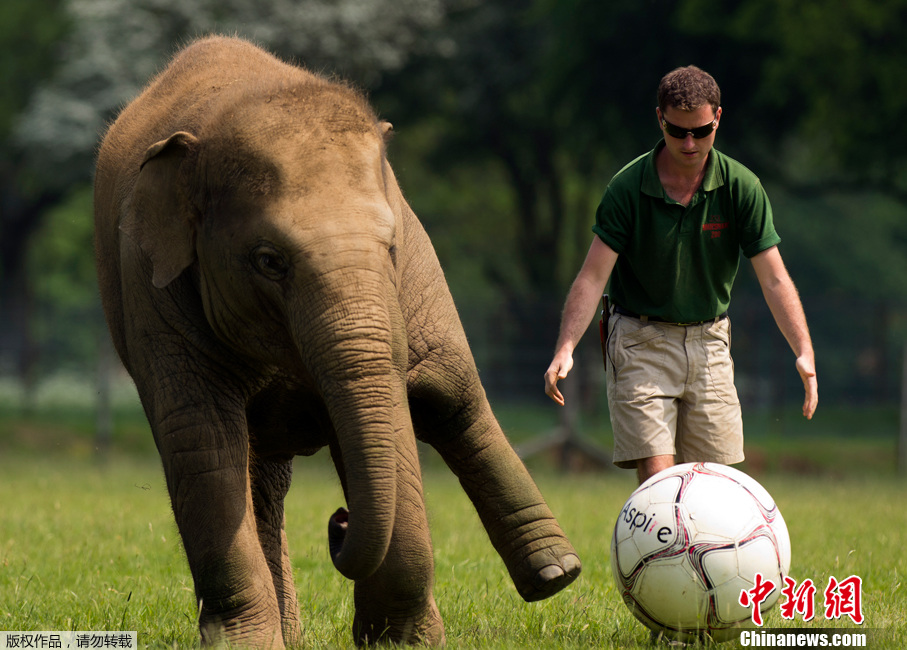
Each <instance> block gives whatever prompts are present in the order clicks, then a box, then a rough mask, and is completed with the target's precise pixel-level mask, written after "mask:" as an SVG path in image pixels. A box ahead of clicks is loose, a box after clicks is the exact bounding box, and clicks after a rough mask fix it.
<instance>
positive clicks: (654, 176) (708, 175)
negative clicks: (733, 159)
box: [641, 138, 724, 198]
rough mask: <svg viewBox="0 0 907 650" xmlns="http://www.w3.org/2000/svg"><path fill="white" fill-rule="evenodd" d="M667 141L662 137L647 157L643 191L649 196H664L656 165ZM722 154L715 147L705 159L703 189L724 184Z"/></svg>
mask: <svg viewBox="0 0 907 650" xmlns="http://www.w3.org/2000/svg"><path fill="white" fill-rule="evenodd" d="M664 147H665V141H664V138H662V139H661V140H660V141H659V142H658V144H657V145H655V148H654V149H652V151H650V152H649V155H648V156H647V157H646V168H645V172H643V177H642V188H641V189H642V192H643V194H648V195H649V196H654V197H656V198H661V197H663V196H664V188H663V187H662V186H661V180H660V179H659V178H658V169H657V168H656V167H655V158H656V156H658V152H659V151H661V150H662V149H664ZM719 156H720V154H719V153H718V151H717V150H716V149H715V147H712V150H711V151H710V152H709V157H708V158H707V159H706V161H705V176H704V177H703V179H702V186H701V188H700V189H702V190H703V191H704V192H710V191H712V190H715V189H718V188H719V187H721V186H722V185H724V174H722V173H721V166H720V165H718V164H717V162H716V161H717V159H718V157H719Z"/></svg>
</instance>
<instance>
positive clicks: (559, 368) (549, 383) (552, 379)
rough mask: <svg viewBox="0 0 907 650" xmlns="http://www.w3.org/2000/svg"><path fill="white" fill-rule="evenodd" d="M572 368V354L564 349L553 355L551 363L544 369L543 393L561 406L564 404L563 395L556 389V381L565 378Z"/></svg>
mask: <svg viewBox="0 0 907 650" xmlns="http://www.w3.org/2000/svg"><path fill="white" fill-rule="evenodd" d="M572 369H573V355H572V354H571V353H570V352H568V351H567V350H564V351H561V352H558V353H557V354H556V355H554V359H553V360H552V361H551V365H550V366H548V370H546V371H545V393H546V394H547V395H548V397H550V398H551V399H553V400H554V401H555V402H557V403H558V404H560V405H561V406H563V405H564V396H563V395H562V394H561V391H560V390H558V388H557V382H559V381H560V380H561V379H565V378H566V377H567V374H568V373H569V372H570V371H571V370H572Z"/></svg>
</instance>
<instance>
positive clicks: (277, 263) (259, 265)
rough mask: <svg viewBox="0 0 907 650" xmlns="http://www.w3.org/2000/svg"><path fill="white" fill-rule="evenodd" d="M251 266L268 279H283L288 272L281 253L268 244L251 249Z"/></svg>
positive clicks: (288, 267) (287, 266) (287, 265)
mask: <svg viewBox="0 0 907 650" xmlns="http://www.w3.org/2000/svg"><path fill="white" fill-rule="evenodd" d="M252 266H254V267H255V270H256V271H258V272H259V273H261V274H262V275H263V276H265V277H266V278H268V279H269V280H283V279H284V278H285V277H287V275H288V274H289V272H290V265H289V264H288V263H287V261H286V259H285V258H284V257H283V255H281V254H280V253H279V252H277V251H276V250H274V249H273V248H271V247H270V246H259V247H258V248H256V249H255V250H254V251H252Z"/></svg>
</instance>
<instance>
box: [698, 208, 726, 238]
mask: <svg viewBox="0 0 907 650" xmlns="http://www.w3.org/2000/svg"><path fill="white" fill-rule="evenodd" d="M730 225H731V224H730V223H729V222H728V220H727V219H725V218H724V217H722V216H721V215H720V214H711V215H709V216H708V217H707V218H706V220H705V223H704V224H702V232H703V233H709V235H710V237H711V238H712V239H718V238H719V237H721V233H722V232H723V231H724V230H726V229H727V228H728V227H729V226H730Z"/></svg>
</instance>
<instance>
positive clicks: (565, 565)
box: [511, 547, 583, 603]
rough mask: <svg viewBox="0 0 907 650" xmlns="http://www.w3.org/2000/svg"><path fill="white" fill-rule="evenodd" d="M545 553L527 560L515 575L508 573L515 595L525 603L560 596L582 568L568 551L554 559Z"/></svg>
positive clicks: (536, 554) (539, 552)
mask: <svg viewBox="0 0 907 650" xmlns="http://www.w3.org/2000/svg"><path fill="white" fill-rule="evenodd" d="M553 550H554V549H545V550H543V551H538V552H536V553H533V554H532V555H530V556H528V557H527V558H526V559H525V560H524V561H523V562H522V563H520V566H519V567H518V569H517V571H516V572H511V577H512V578H513V583H514V585H515V586H516V589H517V592H518V593H519V594H520V596H521V597H522V598H523V600H525V601H526V602H529V603H532V602H535V601H537V600H544V599H545V598H549V597H551V596H553V595H554V594H556V593H557V592H559V591H560V590H561V589H563V588H564V587H566V586H567V585H569V584H570V583H572V582H573V581H574V580H576V578H577V577H578V576H579V574H580V572H581V571H582V569H583V567H582V564H581V563H580V559H579V557H578V556H577V555H576V553H575V552H574V551H573V549H572V547H571V548H570V550H569V551H568V552H566V553H564V554H562V555H554V554H553V553H552V551H553Z"/></svg>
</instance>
